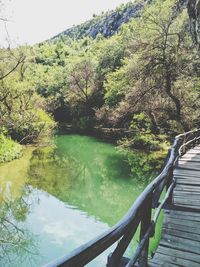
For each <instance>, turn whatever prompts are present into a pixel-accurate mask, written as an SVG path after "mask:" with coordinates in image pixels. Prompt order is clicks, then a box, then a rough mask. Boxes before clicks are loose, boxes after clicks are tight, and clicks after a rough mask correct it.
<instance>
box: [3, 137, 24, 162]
mask: <svg viewBox="0 0 200 267" xmlns="http://www.w3.org/2000/svg"><path fill="white" fill-rule="evenodd" d="M21 155H22V146H21V145H19V144H17V143H16V142H14V141H13V140H11V139H10V138H8V137H6V136H5V135H4V134H2V133H0V163H3V162H7V161H11V160H13V159H17V158H19V157H20V156H21Z"/></svg>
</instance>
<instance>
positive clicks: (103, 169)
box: [0, 135, 158, 267]
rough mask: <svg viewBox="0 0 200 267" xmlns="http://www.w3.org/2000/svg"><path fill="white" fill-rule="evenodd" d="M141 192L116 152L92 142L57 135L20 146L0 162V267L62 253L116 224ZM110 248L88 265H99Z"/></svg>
mask: <svg viewBox="0 0 200 267" xmlns="http://www.w3.org/2000/svg"><path fill="white" fill-rule="evenodd" d="M140 156H141V155H139V157H140ZM136 157H138V155H136ZM140 173H141V170H140ZM145 175H147V174H145ZM149 175H151V174H149ZM144 187H145V184H144V183H142V182H138V180H137V179H136V178H135V177H134V175H133V174H132V175H131V172H130V167H129V165H128V163H127V159H126V157H125V156H124V155H123V154H122V153H120V152H119V151H117V149H116V148H115V147H114V146H113V145H111V144H108V143H104V142H101V141H98V140H96V139H94V138H91V137H86V136H78V135H61V136H58V137H56V138H55V139H54V140H53V145H52V146H50V147H45V148H28V149H26V151H25V152H24V156H23V157H22V158H21V159H19V160H15V161H13V162H10V163H7V164H3V165H0V233H1V235H0V266H4V267H7V266H11V267H19V266H20V267H29V266H33V267H38V266H43V265H44V264H46V263H49V262H51V261H52V260H55V259H56V258H59V257H62V256H63V255H66V254H67V253H68V252H70V251H71V250H73V249H74V248H77V247H78V246H80V245H81V244H84V243H85V242H87V241H89V240H90V239H92V238H94V237H95V236H97V235H98V234H100V233H102V232H103V231H105V230H107V229H108V228H109V227H110V226H112V225H114V224H115V223H116V222H117V221H118V220H119V219H120V218H121V217H122V216H123V215H124V214H125V213H126V212H127V210H128V209H129V208H130V206H131V205H132V203H133V202H134V200H135V199H136V198H137V196H138V195H139V194H140V193H141V192H142V191H143V189H144ZM157 239H158V237H156V238H154V239H153V240H152V243H151V249H152V250H154V248H155V246H156V243H157ZM137 241H138V235H137V236H136V238H135V240H134V242H133V244H132V245H131V246H130V247H129V249H128V250H127V255H129V256H130V255H131V254H132V250H133V247H134V246H135V245H136V244H137ZM112 250H113V247H112V248H110V249H109V250H108V251H106V253H104V254H102V255H101V256H100V257H98V258H97V259H96V260H95V261H94V262H92V263H90V264H89V265H88V266H91V267H102V266H105V263H106V256H107V255H108V254H109V253H110V252H111V251H112Z"/></svg>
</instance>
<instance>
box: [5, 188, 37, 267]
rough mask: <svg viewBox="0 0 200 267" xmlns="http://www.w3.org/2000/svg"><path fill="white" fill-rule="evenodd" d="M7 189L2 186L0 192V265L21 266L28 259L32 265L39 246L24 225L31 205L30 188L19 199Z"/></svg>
mask: <svg viewBox="0 0 200 267" xmlns="http://www.w3.org/2000/svg"><path fill="white" fill-rule="evenodd" d="M7 191H8V190H3V189H2V188H1V192H0V266H12V267H13V266H21V263H22V262H24V261H27V260H28V261H29V262H30V266H32V263H33V262H34V255H37V247H36V244H35V240H34V237H33V235H32V234H31V233H30V232H29V231H28V230H27V229H26V228H25V227H24V225H23V222H24V221H25V220H26V216H27V214H28V212H29V208H30V205H31V204H30V199H28V197H27V192H28V191H29V189H28V188H27V190H26V193H25V195H24V196H21V197H19V198H18V199H11V197H9V194H8V192H7ZM28 202H29V203H28Z"/></svg>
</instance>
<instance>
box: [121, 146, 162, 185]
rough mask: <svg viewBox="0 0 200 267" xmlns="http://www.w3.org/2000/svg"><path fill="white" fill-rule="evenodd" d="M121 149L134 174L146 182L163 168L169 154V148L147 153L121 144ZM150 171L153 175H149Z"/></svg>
mask: <svg viewBox="0 0 200 267" xmlns="http://www.w3.org/2000/svg"><path fill="white" fill-rule="evenodd" d="M119 150H120V151H121V152H122V153H123V154H124V155H125V157H126V158H127V161H128V164H129V165H130V168H131V173H132V174H133V176H134V177H135V178H136V179H137V180H139V181H142V182H145V183H149V182H150V181H151V179H152V178H154V177H155V176H156V174H157V173H158V172H159V171H160V170H161V167H162V163H163V160H164V158H165V157H166V154H167V153H166V151H167V150H162V151H160V152H149V153H146V152H141V151H140V150H132V149H127V148H126V149H125V148H124V147H123V146H120V147H119ZM150 173H151V176H149V174H150Z"/></svg>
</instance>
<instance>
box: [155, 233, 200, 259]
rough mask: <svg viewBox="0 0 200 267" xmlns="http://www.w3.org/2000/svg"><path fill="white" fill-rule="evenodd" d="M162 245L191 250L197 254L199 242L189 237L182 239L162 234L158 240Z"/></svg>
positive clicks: (199, 246) (199, 247)
mask: <svg viewBox="0 0 200 267" xmlns="http://www.w3.org/2000/svg"><path fill="white" fill-rule="evenodd" d="M160 244H162V245H163V246H167V247H171V248H175V249H179V250H183V251H187V252H192V253H195V254H198V255H199V251H200V243H199V242H197V241H194V240H190V239H184V238H180V237H174V236H171V235H163V236H162V239H161V241H160Z"/></svg>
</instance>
